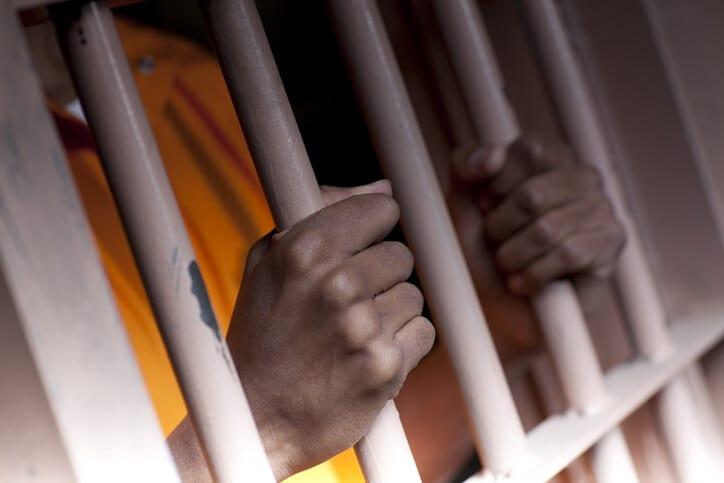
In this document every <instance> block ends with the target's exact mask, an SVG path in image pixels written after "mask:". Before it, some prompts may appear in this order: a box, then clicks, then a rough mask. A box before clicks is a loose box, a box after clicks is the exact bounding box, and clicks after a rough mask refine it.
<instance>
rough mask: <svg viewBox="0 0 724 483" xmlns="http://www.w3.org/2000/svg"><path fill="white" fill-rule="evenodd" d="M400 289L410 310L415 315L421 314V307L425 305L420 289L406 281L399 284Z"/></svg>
mask: <svg viewBox="0 0 724 483" xmlns="http://www.w3.org/2000/svg"><path fill="white" fill-rule="evenodd" d="M401 289H402V290H403V297H404V299H405V301H406V302H407V305H408V306H409V307H411V310H410V312H412V313H414V314H417V315H419V314H421V313H422V308H423V306H424V305H425V298H424V297H423V296H422V292H421V291H420V289H419V288H417V287H416V286H415V285H413V284H411V283H407V282H405V283H404V284H402V285H401Z"/></svg>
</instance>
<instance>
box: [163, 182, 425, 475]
mask: <svg viewBox="0 0 724 483" xmlns="http://www.w3.org/2000/svg"><path fill="white" fill-rule="evenodd" d="M389 194H390V190H389V184H387V183H376V184H373V185H370V186H368V187H362V188H356V189H352V190H340V189H330V190H327V191H326V193H325V196H326V198H327V200H328V202H329V203H330V205H329V206H328V207H327V208H325V209H323V210H321V211H319V212H317V213H315V214H313V215H311V216H309V217H308V218H306V219H304V220H302V221H301V222H299V223H298V224H297V225H295V226H294V227H292V228H291V229H289V230H286V231H284V232H281V233H276V234H272V235H269V236H267V237H265V238H263V239H262V240H260V241H259V242H257V244H256V245H255V246H254V247H253V248H252V250H251V251H250V253H249V256H248V257H247V267H246V271H245V275H244V280H243V282H242V287H241V290H240V293H239V297H238V299H237V304H236V308H235V311H234V315H233V319H232V324H231V328H230V330H229V334H228V336H227V339H228V342H229V347H230V349H231V352H232V356H233V358H234V362H235V364H236V367H237V369H238V371H239V375H240V378H241V380H242V383H243V385H244V390H245V393H246V395H247V398H248V400H249V404H250V406H251V409H252V413H253V414H254V418H255V420H256V424H257V428H258V429H259V432H260V434H261V437H262V441H263V443H264V446H265V448H266V451H267V455H268V456H269V459H270V461H271V464H272V468H273V470H274V473H275V476H276V477H277V478H278V479H280V480H281V479H284V478H286V477H288V476H290V475H292V474H294V473H296V472H298V471H301V470H303V469H306V468H309V467H311V466H314V465H316V464H318V463H321V462H322V461H324V460H326V459H328V458H330V457H332V456H334V455H335V454H337V453H339V452H340V451H342V450H344V449H347V448H349V447H350V446H352V445H354V444H355V443H356V442H357V441H359V439H360V438H361V437H362V436H363V435H364V434H365V433H366V432H367V430H368V429H369V427H370V426H371V425H372V422H373V421H374V419H375V417H376V416H377V414H378V413H379V411H380V410H381V409H382V407H383V406H384V404H385V403H386V402H387V401H388V400H389V399H390V398H392V397H394V396H395V395H396V394H397V393H398V391H399V390H400V387H401V386H402V383H403V381H404V380H405V378H406V376H407V374H408V373H409V372H410V371H411V370H412V369H413V368H414V367H415V366H416V365H417V364H418V362H419V361H420V359H422V357H423V356H424V355H425V354H426V353H427V352H428V351H429V350H430V348H431V347H432V343H433V341H434V337H435V331H434V328H433V326H432V324H431V323H430V322H429V321H428V320H427V319H425V318H423V317H421V316H420V314H421V312H422V305H423V300H422V295H421V293H420V291H419V290H418V289H417V288H416V287H415V286H413V285H411V284H409V283H407V282H406V280H407V278H409V276H410V274H411V272H412V268H413V259H412V254H411V253H410V251H409V250H408V249H407V247H405V246H404V245H403V244H401V243H398V242H390V241H380V240H383V239H384V237H385V236H386V235H387V234H388V233H389V232H390V230H392V228H393V227H394V226H395V225H396V223H397V221H398V218H399V209H398V207H397V204H396V203H395V201H394V200H393V199H392V198H391V197H390V196H389ZM351 195H353V196H351ZM169 444H170V446H171V450H172V452H173V454H174V458H175V459H176V461H177V462H178V464H179V467H180V469H181V471H182V476H183V477H184V481H195V482H202V481H210V475H209V474H208V470H206V468H205V464H204V460H203V457H202V453H201V450H200V447H199V446H198V443H197V442H196V441H195V437H194V434H193V429H192V425H191V424H189V421H188V420H184V422H183V423H182V424H181V425H180V426H179V427H178V428H177V429H176V430H175V431H174V433H173V434H172V435H171V437H170V438H169Z"/></svg>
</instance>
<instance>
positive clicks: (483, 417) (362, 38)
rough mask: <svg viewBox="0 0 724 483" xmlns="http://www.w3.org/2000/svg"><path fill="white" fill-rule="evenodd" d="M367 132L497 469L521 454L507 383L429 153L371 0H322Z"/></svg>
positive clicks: (480, 438) (509, 466)
mask: <svg viewBox="0 0 724 483" xmlns="http://www.w3.org/2000/svg"><path fill="white" fill-rule="evenodd" d="M330 7H331V12H332V16H333V18H334V21H335V24H336V29H337V33H338V36H339V40H340V44H341V46H342V51H343V53H344V55H345V57H346V58H347V61H348V66H349V69H350V72H351V75H352V78H353V80H354V81H355V83H356V87H357V91H358V97H359V99H360V103H361V105H362V108H363V111H364V114H365V116H366V118H367V123H368V126H369V129H370V132H371V135H372V140H373V143H374V145H375V148H376V150H377V152H378V155H379V157H380V162H381V164H382V167H383V169H384V171H385V174H386V175H387V176H388V177H389V178H390V180H391V181H392V185H393V190H394V192H395V194H396V197H397V200H398V202H399V203H400V208H401V211H402V225H403V229H404V230H405V234H406V236H407V240H408V242H409V243H410V245H411V247H412V250H413V253H414V254H415V260H416V266H417V272H418V275H419V276H420V279H421V281H422V285H423V289H424V291H425V296H426V300H427V302H428V303H429V305H430V309H431V311H432V314H433V317H434V319H435V321H436V323H437V326H438V327H439V329H440V330H441V331H442V333H443V340H444V341H445V343H446V344H447V345H448V352H449V353H450V356H451V359H452V362H453V365H454V367H455V370H456V373H457V375H458V377H459V379H460V382H461V385H462V389H463V394H464V397H465V400H466V403H467V406H468V410H469V416H470V418H471V420H472V427H473V430H474V432H475V434H474V439H475V441H476V444H477V447H478V451H479V453H480V456H481V459H482V460H483V461H484V462H485V465H486V467H487V469H488V470H489V471H490V472H491V473H493V474H497V475H504V474H511V473H515V472H516V471H518V470H519V469H520V468H522V467H523V466H524V465H525V464H526V463H527V461H526V460H527V458H526V456H525V455H526V441H525V434H524V432H523V428H522V425H521V423H520V419H519V417H518V414H517V413H516V410H515V406H514V403H513V400H512V397H511V394H510V390H509V388H508V386H507V384H506V381H505V376H504V374H503V371H502V368H501V365H500V361H499V360H498V358H497V356H496V353H495V347H494V346H493V343H492V340H491V337H490V333H489V331H488V328H487V325H486V323H485V318H484V316H483V313H482V309H481V307H480V303H479V301H478V299H477V295H476V293H475V289H474V287H473V283H472V280H471V278H470V274H469V273H468V270H467V267H466V265H465V260H464V259H463V255H462V252H461V250H460V246H459V245H458V242H457V239H456V236H455V232H454V230H453V226H452V222H451V220H450V216H449V214H448V212H447V208H446V206H445V201H444V199H443V196H442V193H441V191H440V187H439V185H438V184H437V181H436V178H435V173H434V171H433V168H432V163H431V161H430V157H429V155H428V153H427V150H426V148H425V144H424V140H423V138H422V134H421V132H420V129H419V126H418V124H417V121H416V119H415V116H414V113H413V110H412V106H411V103H410V100H409V97H408V95H407V92H406V91H405V87H404V84H403V81H402V76H401V74H400V71H399V68H398V66H397V64H396V61H395V58H394V54H393V52H392V48H391V46H390V43H389V40H388V38H387V35H386V33H385V30H384V26H383V23H382V20H381V18H380V13H379V11H378V9H377V5H376V3H375V2H374V1H373V0H335V1H331V2H330Z"/></svg>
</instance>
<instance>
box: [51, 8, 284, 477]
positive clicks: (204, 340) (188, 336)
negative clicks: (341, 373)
mask: <svg viewBox="0 0 724 483" xmlns="http://www.w3.org/2000/svg"><path fill="white" fill-rule="evenodd" d="M53 13H54V15H55V18H56V25H57V27H58V31H59V32H58V33H59V38H60V41H61V45H62V46H63V47H64V50H65V52H66V57H67V60H68V63H69V67H70V69H71V72H72V74H73V78H74V82H75V86H76V90H77V91H78V94H79V96H80V99H81V102H82V104H83V109H84V111H85V114H86V116H87V118H88V121H89V125H90V127H91V130H92V131H93V135H94V137H95V139H96V142H97V144H98V148H99V152H100V156H101V161H102V163H103V167H104V170H105V173H106V176H107V178H108V181H109V184H110V186H111V191H112V192H113V196H114V198H115V200H116V203H117V205H118V208H119V211H120V214H121V218H122V220H123V224H124V226H125V228H126V231H127V234H128V237H129V241H130V244H131V248H132V249H133V253H134V255H135V257H136V260H137V261H138V266H139V271H140V273H141V277H142V279H143V282H144V286H145V288H146V292H147V293H148V297H149V300H150V302H151V306H152V308H153V311H154V314H155V316H156V321H157V323H158V325H159V328H160V330H161V334H162V336H163V338H164V342H165V344H166V347H167V349H168V352H169V355H170V357H171V362H172V364H173V366H174V369H175V372H176V375H177V377H178V380H179V383H180V385H181V389H182V391H183V394H184V397H185V400H186V403H187V405H188V408H189V412H190V416H191V418H192V420H193V423H194V426H195V428H196V433H197V434H198V436H199V439H200V442H201V445H202V447H203V448H204V451H205V454H206V457H207V460H208V463H209V467H210V470H211V473H212V475H214V477H215V479H216V480H217V481H220V482H231V481H235V482H236V481H255V482H256V481H260V482H262V481H274V476H273V474H272V469H271V467H270V465H269V463H268V461H267V459H266V454H265V453H264V448H263V446H262V442H261V438H260V437H259V435H258V433H257V431H256V426H255V424H254V419H253V416H252V414H251V410H250V408H249V405H248V402H247V400H246V397H245V396H244V393H243V391H242V388H241V384H240V382H239V377H238V375H237V373H236V369H235V367H234V364H233V362H232V359H231V355H230V354H229V350H228V347H227V346H226V341H225V339H224V337H223V335H222V334H221V333H220V331H219V327H218V325H217V323H216V319H215V317H214V314H213V310H212V308H211V306H210V304H209V301H208V295H207V294H206V287H205V285H204V281H203V279H202V277H201V273H200V271H199V268H198V265H197V263H196V259H195V256H194V253H193V248H192V247H191V243H190V241H189V239H188V235H187V233H186V230H185V227H184V222H183V219H182V218H181V213H180V212H179V209H178V206H177V204H176V202H175V199H174V195H173V192H172V190H171V185H170V183H169V181H168V178H167V176H166V172H165V171H164V167H163V163H162V161H161V157H160V154H159V152H158V147H157V146H156V142H155V140H154V138H153V134H152V132H151V128H150V126H149V124H148V120H147V119H146V117H145V114H144V110H143V106H142V105H141V100H140V98H139V96H138V92H137V90H136V87H135V85H134V81H133V77H132V74H131V70H130V68H129V66H128V63H127V61H126V58H125V55H124V52H123V49H122V47H121V43H120V40H119V38H118V33H117V32H116V30H115V26H114V24H113V16H112V14H111V11H110V10H109V9H108V7H107V6H105V5H104V4H103V3H102V2H89V3H84V4H80V5H79V4H65V5H60V6H58V7H57V10H53Z"/></svg>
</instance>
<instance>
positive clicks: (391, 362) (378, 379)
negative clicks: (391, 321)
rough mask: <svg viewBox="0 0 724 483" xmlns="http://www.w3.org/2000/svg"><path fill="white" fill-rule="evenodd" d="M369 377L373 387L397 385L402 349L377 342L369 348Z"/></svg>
mask: <svg viewBox="0 0 724 483" xmlns="http://www.w3.org/2000/svg"><path fill="white" fill-rule="evenodd" d="M370 352H371V355H370V361H369V363H370V371H369V374H370V379H371V381H372V385H373V386H375V387H385V386H389V385H397V383H398V382H400V381H401V379H402V364H403V356H402V350H401V349H400V348H398V347H397V346H395V345H390V344H379V345H378V346H376V347H374V348H372V349H371V351H370Z"/></svg>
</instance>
